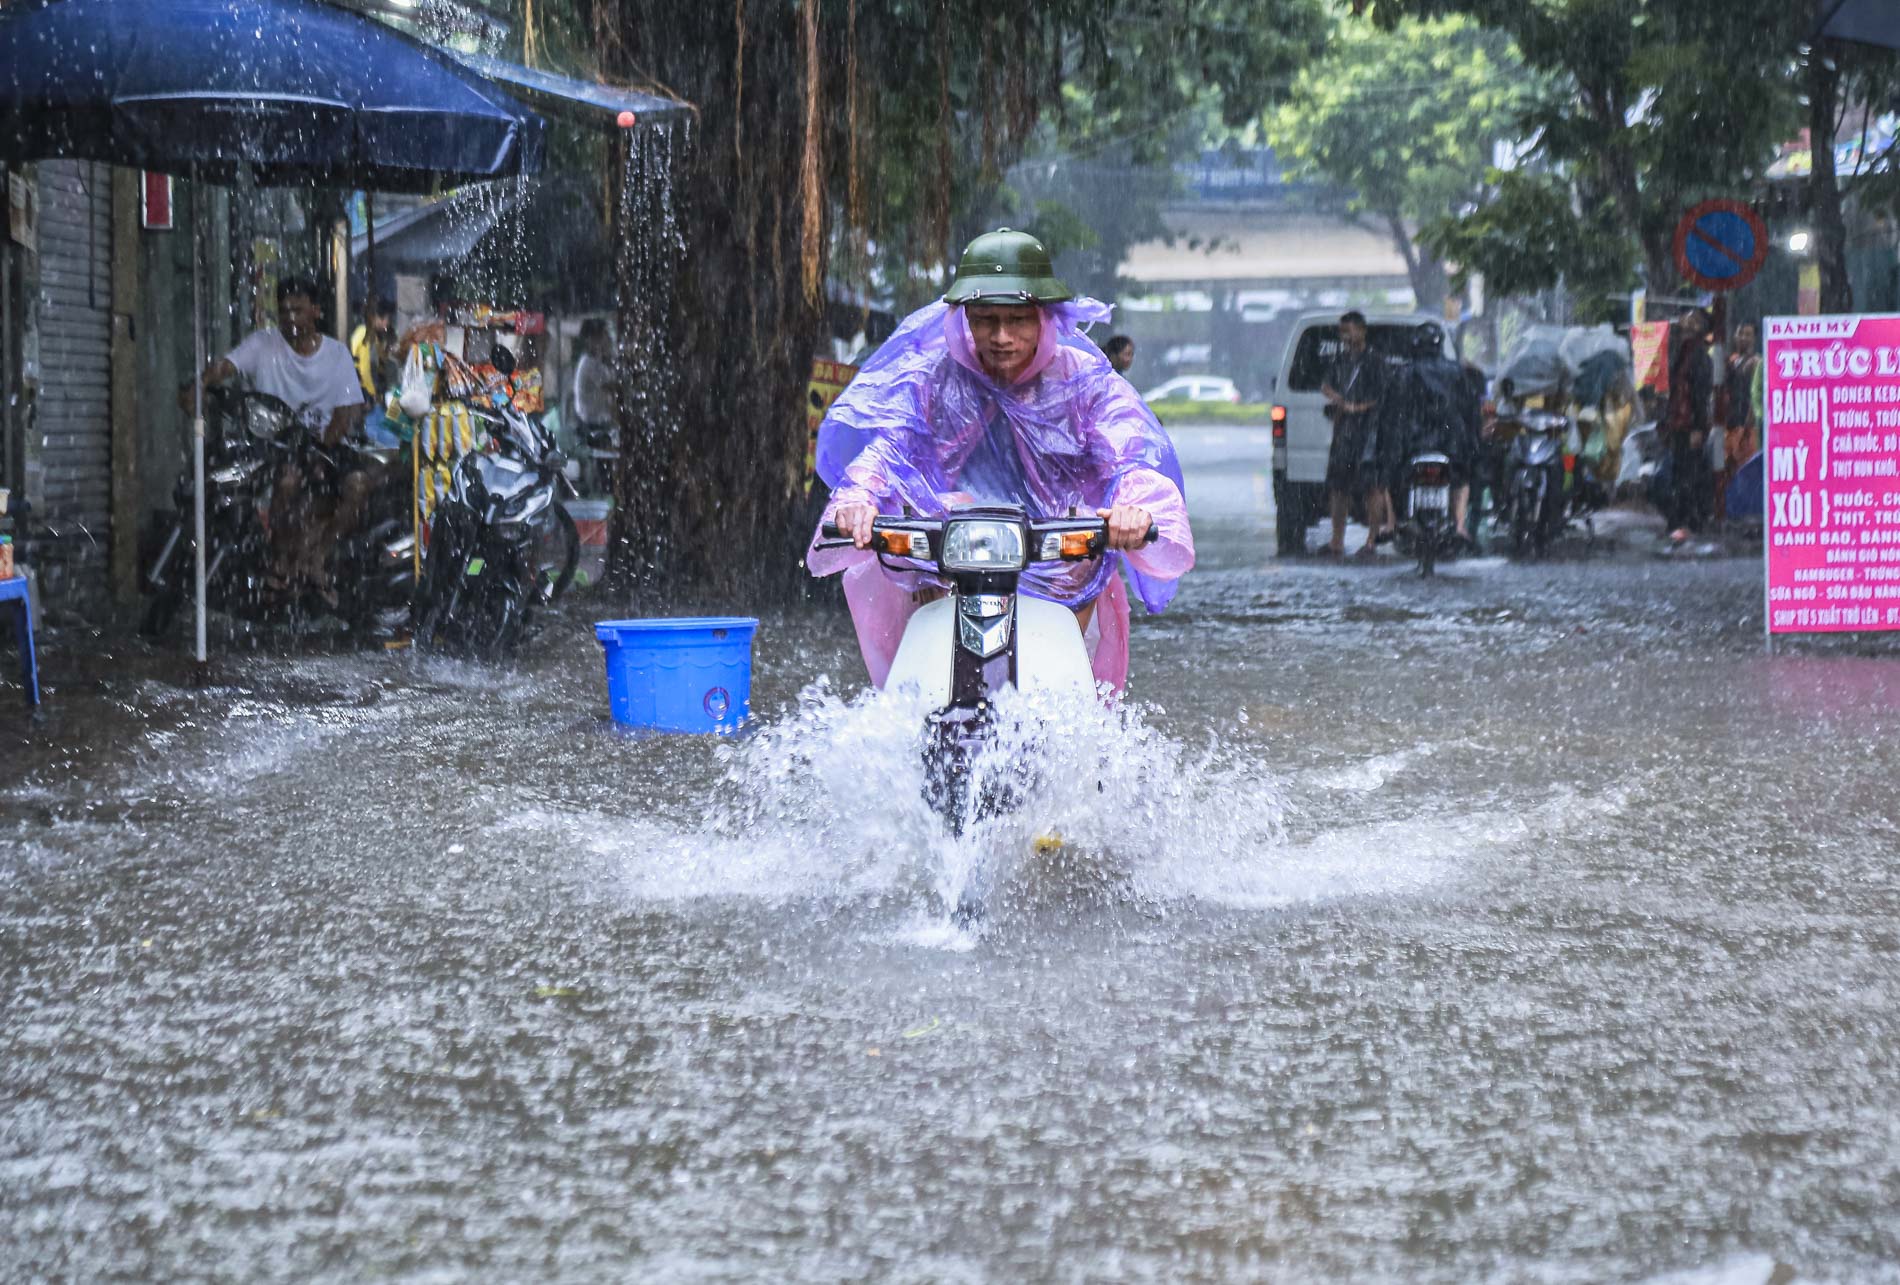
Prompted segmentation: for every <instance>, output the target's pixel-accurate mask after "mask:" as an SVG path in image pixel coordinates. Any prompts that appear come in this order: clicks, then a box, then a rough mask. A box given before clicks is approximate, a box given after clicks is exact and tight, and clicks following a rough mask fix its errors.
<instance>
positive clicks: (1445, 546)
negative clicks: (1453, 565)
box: [1406, 451, 1458, 576]
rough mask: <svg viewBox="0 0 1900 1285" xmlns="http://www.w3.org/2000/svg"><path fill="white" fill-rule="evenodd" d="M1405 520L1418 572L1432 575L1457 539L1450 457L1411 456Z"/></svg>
mask: <svg viewBox="0 0 1900 1285" xmlns="http://www.w3.org/2000/svg"><path fill="white" fill-rule="evenodd" d="M1406 517H1407V526H1408V527H1409V531H1408V532H1407V534H1408V536H1409V538H1410V541H1411V546H1412V556H1413V557H1415V558H1416V559H1418V573H1419V574H1420V575H1421V576H1429V575H1432V574H1434V573H1435V572H1436V571H1437V569H1438V561H1439V559H1440V558H1442V557H1444V556H1445V555H1446V554H1448V553H1450V552H1452V550H1453V549H1454V548H1455V546H1456V544H1457V540H1458V532H1457V528H1456V527H1455V526H1454V525H1453V524H1452V520H1451V457H1450V456H1448V455H1444V454H1441V453H1440V452H1438V451H1423V452H1421V453H1419V454H1417V455H1414V456H1413V457H1412V459H1411V463H1410V464H1409V465H1407V473H1406Z"/></svg>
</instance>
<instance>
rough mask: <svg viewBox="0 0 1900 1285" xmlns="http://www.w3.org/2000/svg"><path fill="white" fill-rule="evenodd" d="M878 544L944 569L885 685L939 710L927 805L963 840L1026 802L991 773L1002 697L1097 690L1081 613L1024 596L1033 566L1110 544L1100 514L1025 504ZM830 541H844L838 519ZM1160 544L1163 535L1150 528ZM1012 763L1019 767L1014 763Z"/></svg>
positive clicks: (966, 906)
mask: <svg viewBox="0 0 1900 1285" xmlns="http://www.w3.org/2000/svg"><path fill="white" fill-rule="evenodd" d="M872 532H873V534H872V538H871V548H872V549H873V550H875V551H876V552H877V554H878V555H879V557H880V558H881V559H883V560H885V562H886V564H887V565H891V560H893V559H895V560H899V562H901V563H904V564H908V565H906V566H905V567H904V569H909V570H916V569H922V570H928V571H932V572H935V573H936V574H937V575H938V576H939V577H941V578H942V579H943V580H945V581H947V582H948V583H949V585H950V592H949V594H948V595H947V596H946V597H943V598H940V599H938V600H936V601H935V602H930V603H926V604H925V605H923V606H921V607H919V608H918V609H917V610H916V611H915V612H913V613H912V615H911V618H910V621H909V623H908V624H907V625H906V626H905V628H904V636H903V638H902V639H901V640H900V641H899V643H898V647H897V654H896V656H895V657H893V659H892V661H891V670H890V675H889V677H888V678H887V679H886V681H885V687H886V688H887V689H889V690H897V689H900V688H904V687H907V686H910V687H915V688H916V689H917V690H918V691H920V692H921V693H922V694H923V695H924V697H925V698H926V702H927V704H928V705H929V706H930V707H931V710H932V712H931V713H930V714H929V715H928V716H927V717H926V719H925V722H924V728H923V767H924V786H923V793H924V800H925V802H926V803H927V804H928V805H929V806H930V808H931V810H932V811H933V812H935V813H936V814H937V815H938V816H939V817H941V818H942V819H943V824H944V828H945V829H946V830H947V831H948V832H949V833H950V834H952V835H961V834H962V833H963V832H964V830H965V829H966V828H967V827H969V826H971V825H974V824H976V823H977V822H979V821H982V820H984V819H986V818H989V817H994V816H998V815H1001V814H1003V813H1006V812H1008V811H1010V810H1011V809H1013V808H1014V807H1016V806H1017V805H1018V803H1019V802H1020V797H1021V793H1022V791H1021V789H1020V784H1021V782H1020V781H1019V780H1010V779H995V778H994V776H993V774H992V775H990V776H987V777H984V778H981V779H980V778H979V776H978V768H979V765H980V760H981V759H982V757H983V754H984V751H985V750H986V749H987V748H988V747H989V746H991V745H992V744H993V743H994V742H995V739H996V734H997V733H996V724H995V719H996V714H995V701H996V698H997V696H998V694H999V693H1000V692H1001V691H1002V689H1003V688H1005V687H1014V688H1016V689H1018V690H1019V691H1022V692H1024V693H1026V694H1035V693H1041V692H1052V691H1063V690H1076V691H1084V692H1087V691H1092V690H1093V689H1094V682H1095V678H1094V671H1093V669H1092V667H1091V665H1090V661H1089V654H1088V648H1087V647H1086V646H1085V645H1084V643H1083V641H1082V631H1081V629H1080V628H1079V627H1078V625H1077V622H1076V615H1075V612H1073V611H1071V610H1070V609H1069V608H1067V607H1064V606H1062V605H1060V604H1059V603H1053V602H1048V601H1045V600H1043V599H1041V598H1031V597H1028V596H1026V595H1023V594H1020V593H1018V592H1017V585H1018V582H1019V580H1020V578H1021V576H1022V573H1023V569H1024V568H1025V567H1027V566H1028V565H1029V564H1030V563H1032V562H1083V561H1087V560H1089V559H1092V558H1099V557H1101V556H1102V554H1103V552H1104V551H1105V550H1106V549H1107V548H1108V524H1107V523H1106V522H1104V521H1102V520H1101V519H1099V518H1059V519H1053V520H1048V521H1035V520H1031V519H1030V518H1028V517H1027V516H1026V515H1025V513H1024V511H1023V510H1022V509H1021V508H1020V507H1017V506H1014V505H1004V506H997V507H968V508H961V509H957V510H954V511H953V512H952V513H951V514H950V515H949V516H948V517H945V518H942V519H932V518H913V517H883V518H878V519H877V520H876V521H875V522H874V523H873V524H872ZM823 534H824V535H825V536H826V537H829V538H833V539H836V538H841V537H842V536H843V534H844V533H843V532H842V531H840V530H839V529H838V528H837V527H836V526H835V525H832V524H830V523H827V524H826V525H825V528H824V531H823ZM1147 538H1148V541H1149V542H1150V543H1153V542H1154V540H1155V539H1156V538H1157V532H1156V531H1155V530H1154V528H1152V527H1150V528H1149V530H1148V536H1147ZM1011 766H1012V768H1013V767H1015V765H1011ZM985 876H986V872H985V871H982V870H979V871H978V872H977V874H976V875H974V876H973V877H972V878H971V880H970V885H969V886H968V887H966V888H965V889H964V891H963V894H962V898H961V900H960V902H959V904H958V905H957V907H956V912H955V914H956V918H957V920H958V921H959V922H960V923H964V924H968V923H970V922H973V921H974V920H976V919H978V918H980V917H981V916H982V913H983V902H984V898H985V895H986V889H985V886H984V883H985Z"/></svg>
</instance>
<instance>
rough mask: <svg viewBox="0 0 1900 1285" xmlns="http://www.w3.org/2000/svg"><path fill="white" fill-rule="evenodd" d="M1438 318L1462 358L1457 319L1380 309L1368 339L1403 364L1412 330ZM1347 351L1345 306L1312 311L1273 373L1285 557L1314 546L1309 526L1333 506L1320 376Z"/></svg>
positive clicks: (1276, 491) (1448, 350) (1278, 529)
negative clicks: (1455, 337) (1343, 344)
mask: <svg viewBox="0 0 1900 1285" xmlns="http://www.w3.org/2000/svg"><path fill="white" fill-rule="evenodd" d="M1426 322H1434V323H1436V324H1437V325H1438V326H1440V327H1441V328H1443V329H1444V330H1445V331H1446V332H1447V338H1446V342H1445V355H1446V356H1447V357H1452V358H1456V357H1457V353H1456V352H1455V351H1454V350H1453V348H1452V346H1451V339H1450V329H1451V328H1450V327H1449V326H1447V325H1446V324H1445V323H1444V322H1443V321H1441V320H1439V319H1438V318H1436V317H1431V316H1426V315H1423V314H1416V313H1414V314H1406V313H1397V314H1395V313H1375V314H1373V315H1370V316H1368V317H1367V318H1366V346H1367V347H1368V348H1370V349H1371V350H1372V351H1373V352H1374V353H1376V354H1378V355H1379V356H1381V357H1384V358H1385V359H1386V360H1387V361H1389V362H1392V363H1394V364H1395V365H1397V364H1402V363H1404V361H1405V360H1406V359H1407V355H1408V353H1409V352H1410V346H1411V339H1412V330H1413V328H1414V327H1417V326H1420V325H1423V324H1424V323H1426ZM1338 355H1339V314H1338V313H1337V312H1310V313H1307V314H1306V315H1305V316H1303V317H1301V318H1300V320H1299V322H1298V324H1297V325H1295V326H1294V327H1293V332H1292V333H1291V334H1289V335H1288V336H1287V340H1286V351H1285V353H1284V354H1282V355H1281V358H1280V374H1279V377H1278V378H1277V379H1275V380H1274V381H1273V389H1274V397H1273V400H1274V403H1275V405H1274V407H1273V409H1272V410H1271V411H1270V412H1269V420H1270V422H1271V423H1272V425H1273V508H1274V513H1275V515H1276V517H1275V522H1274V544H1275V546H1276V547H1277V549H1278V550H1279V553H1280V556H1281V557H1287V556H1289V555H1292V554H1298V553H1304V552H1305V551H1306V530H1307V528H1308V527H1310V526H1312V525H1313V523H1315V522H1317V521H1318V520H1319V519H1320V517H1321V515H1322V514H1324V513H1325V512H1326V457H1327V456H1328V455H1329V454H1331V453H1332V449H1333V421H1332V420H1330V419H1328V418H1326V398H1325V396H1324V395H1323V394H1322V393H1321V392H1320V390H1319V388H1320V384H1321V382H1322V381H1323V380H1324V379H1325V377H1326V368H1327V367H1328V366H1329V365H1331V364H1332V361H1333V358H1335V357H1337V356H1338Z"/></svg>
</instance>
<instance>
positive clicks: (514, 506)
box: [501, 487, 554, 524]
mask: <svg viewBox="0 0 1900 1285" xmlns="http://www.w3.org/2000/svg"><path fill="white" fill-rule="evenodd" d="M553 502H554V489H553V488H552V487H538V488H536V489H534V490H529V491H523V492H522V493H521V494H520V495H517V496H515V497H514V498H513V499H511V500H509V501H508V503H507V504H506V505H504V506H503V508H502V511H501V520H502V521H503V522H504V523H509V524H513V523H516V522H528V521H532V520H533V519H534V518H536V517H538V516H540V514H541V512H542V511H543V510H544V509H546V508H547V507H548V505H550V504H552V503H553Z"/></svg>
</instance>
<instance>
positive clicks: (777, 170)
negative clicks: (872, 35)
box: [596, 0, 829, 601]
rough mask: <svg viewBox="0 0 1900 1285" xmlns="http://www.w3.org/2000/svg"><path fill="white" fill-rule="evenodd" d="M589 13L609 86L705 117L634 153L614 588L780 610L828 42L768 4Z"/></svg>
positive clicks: (634, 7)
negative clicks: (613, 77) (601, 34)
mask: <svg viewBox="0 0 1900 1285" xmlns="http://www.w3.org/2000/svg"><path fill="white" fill-rule="evenodd" d="M596 3H597V7H598V9H599V10H601V11H604V13H605V15H606V27H607V29H608V30H610V31H611V33H612V35H613V37H614V41H615V42H617V46H618V49H617V52H618V54H619V56H620V57H621V58H622V59H623V60H624V63H623V65H621V66H617V67H612V68H610V73H619V74H623V75H632V76H636V77H642V78H647V79H650V80H652V81H654V82H656V83H657V84H659V85H661V86H664V87H665V88H666V89H668V90H670V91H672V92H673V93H675V94H677V95H679V96H680V97H683V98H685V99H687V100H688V101H690V102H692V103H694V104H695V105H696V106H697V107H698V108H699V113H700V114H699V118H698V122H697V124H695V125H694V126H692V127H691V129H690V130H686V129H683V128H682V129H681V130H680V132H679V133H677V134H676V135H674V136H673V137H672V138H671V139H670V140H666V142H667V144H668V145H662V144H661V143H660V141H659V140H658V136H657V135H654V134H648V135H646V137H645V138H644V139H642V140H640V141H638V142H636V143H635V144H634V151H633V153H632V156H631V163H630V166H629V171H630V173H629V179H630V181H629V182H628V183H627V184H626V185H625V187H624V189H623V198H622V209H623V211H624V215H625V217H624V220H623V225H622V228H621V231H620V236H621V238H622V245H621V254H622V262H621V267H620V272H619V276H620V278H621V289H622V298H621V300H620V322H621V333H620V336H619V342H620V347H621V352H622V355H623V366H622V369H623V371H624V375H623V381H624V382H623V386H622V390H621V392H622V398H621V403H622V404H621V410H622V437H623V441H626V442H628V449H627V450H625V451H624V452H623V457H622V460H621V466H620V469H619V472H618V476H617V477H616V479H615V486H614V495H615V506H614V513H613V519H612V523H611V525H610V529H609V548H608V566H607V575H608V580H609V583H610V584H612V585H615V586H617V587H621V588H630V589H633V590H635V591H645V593H644V594H643V595H642V596H655V597H671V596H673V595H674V594H676V593H677V592H678V591H679V586H681V585H682V584H691V585H693V586H694V587H695V590H696V591H697V592H699V593H701V594H702V595H703V596H705V597H707V598H708V599H712V600H726V601H732V600H739V601H753V600H756V599H757V598H759V597H761V596H763V597H783V596H787V595H789V594H792V593H796V592H797V590H798V586H799V583H800V578H799V576H798V574H797V571H796V563H797V558H798V556H799V554H800V552H801V550H802V548H803V541H804V538H805V535H806V534H807V533H806V532H805V531H804V530H803V529H802V519H803V517H804V514H805V509H806V497H805V493H804V466H803V465H804V457H805V439H806V428H805V398H806V385H807V383H808V381H809V379H810V376H811V361H812V354H813V353H814V351H815V350H816V346H817V342H818V336H819V328H820V322H821V318H822V306H823V273H824V264H823V263H822V261H821V262H819V263H818V264H817V265H816V272H817V282H818V286H817V288H816V289H812V288H811V279H810V274H811V271H812V265H811V261H810V254H809V251H810V247H811V246H812V245H813V244H816V245H817V246H818V247H820V248H821V250H822V247H824V246H825V245H826V244H827V240H828V234H829V228H828V227H827V226H825V224H826V220H827V207H826V204H825V202H824V201H823V200H822V199H821V200H819V201H817V202H815V203H813V202H811V201H810V200H809V199H808V197H809V193H810V191H811V183H810V179H811V177H812V176H811V173H810V167H811V166H813V165H822V157H808V156H807V153H806V143H807V137H808V135H807V127H808V124H809V122H810V121H811V119H813V116H814V114H815V112H821V111H822V104H814V103H812V102H810V101H808V93H817V92H818V90H819V86H817V85H815V84H813V83H811V81H810V80H809V79H808V69H809V68H810V67H811V66H812V65H814V64H815V63H817V64H818V65H822V63H821V62H820V60H819V59H818V58H814V57H813V56H812V53H813V50H812V48H811V41H812V39H814V38H815V37H816V35H817V33H816V32H814V31H808V30H807V29H806V27H805V23H804V18H803V16H802V14H801V12H800V11H799V9H797V8H794V7H793V6H790V5H784V4H779V3H773V2H772V0H734V2H733V3H727V4H712V3H707V4H703V5H681V4H678V3H670V2H669V0H596ZM611 47H612V46H611V43H610V50H611ZM669 150H670V151H671V155H670V156H669V155H668V154H667V153H668V152H669ZM817 177H818V184H819V191H820V192H821V193H822V191H823V186H824V185H823V173H822V170H821V171H820V173H819V174H818V176H817ZM662 184H670V185H671V186H670V194H669V192H668V191H666V190H665V189H664V188H662V186H661V185H662ZM669 198H670V199H669ZM669 212H670V213H671V214H672V216H673V222H671V223H670V224H668V223H667V221H666V220H667V217H668V214H669ZM813 218H815V219H816V220H817V226H815V227H808V226H807V220H808V219H813Z"/></svg>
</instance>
